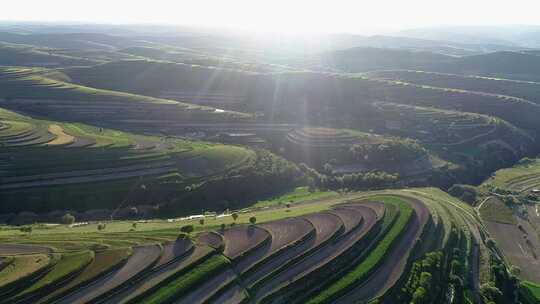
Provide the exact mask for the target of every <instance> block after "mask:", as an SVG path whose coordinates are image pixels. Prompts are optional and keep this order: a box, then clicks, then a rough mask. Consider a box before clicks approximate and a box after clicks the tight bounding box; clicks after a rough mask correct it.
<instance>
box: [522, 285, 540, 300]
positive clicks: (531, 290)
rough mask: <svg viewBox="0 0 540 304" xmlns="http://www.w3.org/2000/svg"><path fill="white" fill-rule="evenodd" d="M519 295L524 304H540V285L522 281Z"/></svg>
mask: <svg viewBox="0 0 540 304" xmlns="http://www.w3.org/2000/svg"><path fill="white" fill-rule="evenodd" d="M519 293H520V295H521V298H523V299H522V300H523V301H524V303H526V304H539V303H540V285H537V284H534V283H531V282H527V281H523V282H521V284H520V289H519Z"/></svg>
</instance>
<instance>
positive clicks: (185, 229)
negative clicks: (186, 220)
mask: <svg viewBox="0 0 540 304" xmlns="http://www.w3.org/2000/svg"><path fill="white" fill-rule="evenodd" d="M193 230H195V228H194V227H193V225H185V226H182V227H181V228H180V231H181V232H183V233H187V234H190V233H192V232H193Z"/></svg>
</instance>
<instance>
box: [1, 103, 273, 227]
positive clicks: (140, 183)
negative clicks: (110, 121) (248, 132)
mask: <svg viewBox="0 0 540 304" xmlns="http://www.w3.org/2000/svg"><path fill="white" fill-rule="evenodd" d="M0 121H1V122H2V124H1V127H0V145H1V146H2V151H1V152H0V178H1V180H2V181H1V183H0V199H1V200H2V202H3V203H2V206H1V207H0V213H19V212H21V211H30V210H32V211H34V212H39V213H47V212H51V211H55V210H68V209H69V210H73V211H76V212H84V211H89V210H96V209H110V210H111V211H112V210H115V209H120V210H118V211H116V213H118V215H120V216H121V214H122V212H124V211H125V210H127V209H126V208H130V206H134V204H133V202H131V201H134V200H135V201H137V200H138V202H135V203H136V204H135V205H137V204H138V205H144V204H149V205H154V204H155V202H156V201H158V200H163V201H166V200H167V198H166V197H165V196H167V195H168V194H167V192H169V194H170V191H176V192H182V191H185V187H187V186H189V187H192V186H193V185H197V184H198V183H201V182H203V181H207V180H213V179H220V178H223V177H224V176H225V175H226V174H227V173H228V172H230V171H233V170H235V171H237V172H248V171H249V170H251V169H250V168H253V167H254V166H264V164H265V163H266V162H269V161H270V162H273V161H274V159H272V158H266V159H265V160H259V161H257V158H259V157H262V156H259V153H260V152H255V151H253V150H251V149H248V148H244V147H239V146H227V145H222V144H210V143H205V142H193V141H187V140H182V139H175V138H160V137H154V136H144V135H135V134H133V133H127V132H121V131H117V130H111V129H105V128H99V127H93V126H89V125H85V124H80V123H65V122H58V121H49V120H41V119H35V118H32V117H29V116H24V115H21V114H18V113H15V112H12V111H9V110H4V109H0ZM81 160H83V161H81ZM245 170H247V171H245ZM96 189H100V190H99V191H96ZM158 189H159V190H158ZM166 189H169V190H166ZM154 191H156V192H154ZM157 191H159V193H160V194H159V197H157V196H154V197H152V195H154V194H155V193H157ZM150 200H151V201H152V202H150ZM127 201H130V202H129V204H126V202H127ZM45 202H47V203H45ZM42 204H43V205H42ZM128 205H130V206H128ZM38 206H42V207H38ZM122 210H124V211H122ZM113 215H114V214H113ZM56 216H57V215H56ZM77 218H79V219H81V220H84V219H85V218H87V219H90V218H92V215H91V214H86V215H84V214H78V216H77ZM27 220H28V221H30V222H31V221H33V219H32V218H29V219H27Z"/></svg>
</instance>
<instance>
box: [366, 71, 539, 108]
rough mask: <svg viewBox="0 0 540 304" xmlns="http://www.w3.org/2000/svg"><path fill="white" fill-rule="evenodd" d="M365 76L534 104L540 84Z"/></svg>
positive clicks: (412, 74) (424, 75) (421, 74)
mask: <svg viewBox="0 0 540 304" xmlns="http://www.w3.org/2000/svg"><path fill="white" fill-rule="evenodd" d="M367 75H368V76H369V77H375V78H383V79H388V80H396V81H403V82H409V83H414V84H419V85H427V86H434V87H447V88H453V89H461V90H466V91H475V92H485V93H490V94H496V95H504V96H514V97H518V98H523V99H526V100H529V101H532V102H534V103H539V101H540V97H539V96H540V83H537V82H533V81H522V80H515V79H506V78H494V77H482V76H474V75H473V76H471V75H469V76H466V75H458V74H448V73H436V72H426V71H412V70H407V71H404V70H393V71H375V72H370V73H368V74H367Z"/></svg>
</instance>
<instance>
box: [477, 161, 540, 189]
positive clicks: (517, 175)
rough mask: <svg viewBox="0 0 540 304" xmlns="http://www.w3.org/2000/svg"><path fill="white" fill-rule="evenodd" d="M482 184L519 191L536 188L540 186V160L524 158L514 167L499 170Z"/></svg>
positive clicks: (485, 186)
mask: <svg viewBox="0 0 540 304" xmlns="http://www.w3.org/2000/svg"><path fill="white" fill-rule="evenodd" d="M482 186H483V187H484V188H487V187H499V188H503V189H507V190H509V191H515V192H518V193H527V192H528V191H531V190H533V189H536V188H538V187H540V160H538V159H524V160H522V161H521V162H520V163H518V164H516V165H515V166H514V167H512V168H508V169H502V170H499V171H497V172H495V174H494V175H493V176H492V177H490V178H489V179H487V180H486V181H485V182H484V183H483V185H482Z"/></svg>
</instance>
